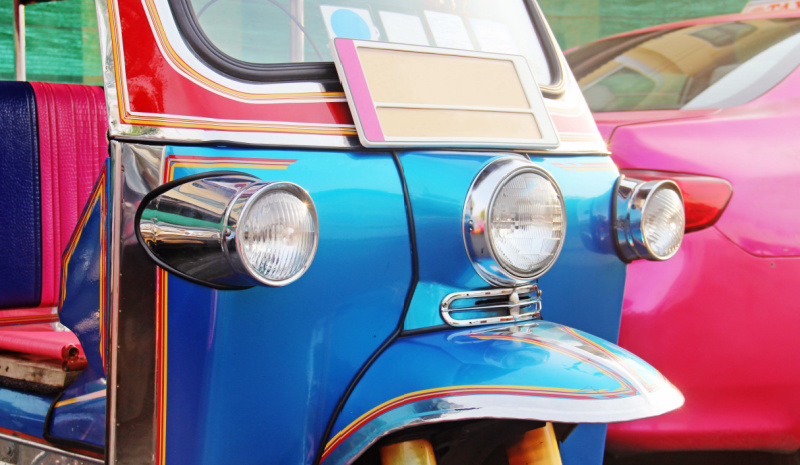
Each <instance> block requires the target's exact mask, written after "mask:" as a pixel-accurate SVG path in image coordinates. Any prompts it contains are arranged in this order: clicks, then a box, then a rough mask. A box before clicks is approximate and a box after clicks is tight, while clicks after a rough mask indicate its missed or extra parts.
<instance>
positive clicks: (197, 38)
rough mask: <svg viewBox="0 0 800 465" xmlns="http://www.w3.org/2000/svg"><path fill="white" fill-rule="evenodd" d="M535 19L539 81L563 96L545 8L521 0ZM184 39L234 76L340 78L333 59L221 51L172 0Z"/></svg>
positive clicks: (184, 1)
mask: <svg viewBox="0 0 800 465" xmlns="http://www.w3.org/2000/svg"><path fill="white" fill-rule="evenodd" d="M521 1H522V2H523V3H524V5H525V7H526V9H527V10H528V14H529V16H530V19H531V23H532V27H533V28H534V32H535V33H536V35H537V37H538V39H539V43H540V44H541V45H542V50H543V52H544V55H545V57H546V58H547V63H548V67H549V70H550V76H551V77H552V79H551V82H550V83H539V88H540V89H541V91H542V93H543V94H544V95H545V96H546V97H551V98H555V97H559V96H561V95H562V94H563V92H564V89H565V87H566V86H565V83H564V72H563V66H564V65H563V62H562V60H561V59H560V57H559V55H560V54H559V52H558V49H557V48H556V47H555V45H554V44H555V37H553V35H552V33H551V32H550V28H549V27H548V26H547V23H546V22H545V20H544V16H543V15H542V11H541V9H539V6H538V5H537V4H536V2H535V1H533V0H521ZM168 3H169V7H170V10H171V11H172V16H173V18H174V20H175V24H176V25H177V27H178V32H179V33H180V35H181V39H182V40H183V41H184V43H185V44H186V45H187V47H189V49H190V50H191V51H192V52H193V53H194V54H195V55H196V56H197V57H198V58H199V59H200V60H201V61H203V62H204V63H205V64H206V65H208V66H209V67H210V68H212V69H214V70H216V71H218V72H220V73H221V74H223V75H226V76H228V77H230V78H233V79H236V80H239V81H244V82H249V83H264V82H293V81H313V82H319V83H321V84H323V85H324V84H334V85H336V84H338V83H339V77H338V74H337V73H336V67H335V66H334V64H333V62H332V61H331V62H309V63H251V62H247V61H243V60H239V59H237V58H234V57H232V56H230V55H228V54H226V53H225V52H223V51H222V50H220V49H219V48H218V47H217V46H216V45H214V44H213V42H212V41H211V40H210V39H209V38H208V36H207V35H206V34H205V33H204V32H203V30H202V28H201V27H200V24H199V22H198V20H197V17H196V16H195V13H194V9H193V8H192V6H191V1H190V0H168Z"/></svg>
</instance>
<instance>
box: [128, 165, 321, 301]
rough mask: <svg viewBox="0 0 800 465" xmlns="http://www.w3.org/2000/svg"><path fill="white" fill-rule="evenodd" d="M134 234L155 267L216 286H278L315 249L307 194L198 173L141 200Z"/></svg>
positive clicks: (295, 274) (296, 273)
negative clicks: (156, 265) (135, 233)
mask: <svg viewBox="0 0 800 465" xmlns="http://www.w3.org/2000/svg"><path fill="white" fill-rule="evenodd" d="M136 232H137V238H138V239H139V242H140V243H141V244H142V245H143V246H145V250H146V251H147V253H148V255H150V257H151V258H152V259H153V260H154V261H155V262H156V263H157V264H158V265H159V266H161V267H162V268H164V269H166V270H167V271H170V272H172V273H174V274H177V275H178V276H181V277H183V278H185V279H188V280H190V281H194V282H198V283H200V284H204V285H207V286H211V287H215V288H218V289H237V288H238V289H241V288H246V287H251V286H254V285H256V284H264V285H267V286H284V285H286V284H289V283H291V282H293V281H295V280H297V279H298V278H299V277H300V276H302V275H303V273H305V271H306V270H307V269H308V267H309V266H310V265H311V262H312V261H313V259H314V255H315V253H316V250H317V242H318V235H319V233H318V223H317V211H316V209H315V207H314V202H313V201H312V200H311V197H310V196H309V195H308V193H307V192H306V191H305V190H304V189H303V188H301V187H300V186H298V185H296V184H292V183H289V182H264V181H259V180H258V179H256V178H254V177H252V176H249V175H246V174H242V173H230V172H226V173H224V174H223V173H206V174H202V175H199V176H190V177H187V178H183V179H180V180H177V181H174V182H171V183H167V184H164V185H162V186H160V187H158V188H156V189H154V190H153V191H152V192H150V193H149V194H147V195H146V196H145V198H144V199H142V203H141V206H140V207H139V210H138V211H137V214H136Z"/></svg>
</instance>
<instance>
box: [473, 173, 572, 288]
mask: <svg viewBox="0 0 800 465" xmlns="http://www.w3.org/2000/svg"><path fill="white" fill-rule="evenodd" d="M526 172H530V173H534V174H536V175H539V176H542V177H543V178H545V179H546V180H547V181H548V182H549V183H550V185H551V186H552V187H553V188H554V190H555V191H556V194H557V195H558V199H559V202H560V204H561V214H562V223H561V224H562V226H561V227H562V231H561V240H560V241H559V244H558V247H557V249H556V250H555V252H554V253H553V258H552V259H551V260H550V262H549V263H548V264H547V265H546V266H545V267H543V268H542V269H540V270H537V271H535V272H532V273H529V274H525V273H518V272H515V271H514V270H513V269H509V267H508V266H506V265H507V264H505V262H504V261H503V260H501V259H499V258H498V255H499V254H498V253H497V251H496V250H495V245H494V243H493V242H492V240H491V236H490V228H489V221H490V219H491V214H492V208H493V207H494V205H495V201H496V199H497V195H498V194H499V193H500V191H501V189H502V188H503V187H504V186H505V185H506V183H507V182H508V181H509V180H510V179H512V178H514V177H515V176H517V175H521V174H523V173H526ZM487 192H488V193H489V194H488V195H487ZM471 205H472V206H471ZM481 211H483V212H484V215H483V217H484V227H483V231H482V232H480V234H475V233H473V228H474V227H475V226H476V224H475V219H476V218H479V217H480V215H479V214H478V215H476V214H475V212H481ZM462 235H463V238H464V247H465V250H466V253H467V257H468V258H469V260H470V262H471V263H472V266H473V268H474V269H475V271H476V272H477V273H478V275H479V276H480V277H481V278H483V279H484V280H485V281H486V282H488V283H489V284H491V285H493V286H517V285H523V284H528V283H531V282H533V281H534V280H536V279H538V278H539V277H541V276H542V275H544V274H545V273H546V272H547V271H549V270H550V268H552V266H553V265H554V264H555V262H556V260H557V259H558V257H559V255H560V254H561V250H562V249H563V247H564V242H565V240H566V236H567V210H566V203H565V200H564V195H563V193H562V191H561V187H560V186H559V185H558V183H557V182H556V180H555V178H554V177H553V176H552V175H551V174H550V173H549V172H548V171H547V170H546V169H544V168H542V167H541V166H539V165H537V164H535V163H533V162H532V161H530V160H527V159H524V158H518V157H503V158H497V159H494V160H492V161H491V162H489V163H488V164H486V165H485V166H484V167H483V168H482V169H481V171H480V172H479V173H478V175H477V176H475V178H474V179H473V181H472V184H471V185H470V188H469V191H468V193H467V197H466V200H465V202H464V209H463V214H462ZM481 247H483V250H481Z"/></svg>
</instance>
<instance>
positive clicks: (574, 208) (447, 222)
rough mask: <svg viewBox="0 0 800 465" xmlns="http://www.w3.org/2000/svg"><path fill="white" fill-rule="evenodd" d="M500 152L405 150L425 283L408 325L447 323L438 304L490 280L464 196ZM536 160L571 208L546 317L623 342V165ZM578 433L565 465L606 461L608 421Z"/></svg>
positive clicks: (549, 281) (545, 283)
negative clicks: (615, 209) (616, 216)
mask: <svg viewBox="0 0 800 465" xmlns="http://www.w3.org/2000/svg"><path fill="white" fill-rule="evenodd" d="M495 156H496V155H494V154H484V155H480V154H470V155H463V154H462V155H453V154H443V153H441V152H439V153H435V154H431V153H407V154H404V155H403V156H402V158H401V160H402V163H403V169H404V171H405V176H406V182H407V184H408V189H409V194H410V196H411V204H412V207H413V210H414V221H415V226H416V232H417V241H418V248H419V251H420V254H419V263H420V282H419V284H418V285H417V288H416V291H415V293H414V297H413V300H412V305H411V307H410V309H409V313H408V315H407V317H406V320H405V328H406V329H417V328H424V327H429V326H437V325H441V324H443V323H444V322H443V321H442V319H441V316H440V315H439V313H438V311H436V309H438V305H439V303H441V301H442V299H443V298H444V296H446V295H447V294H449V293H451V292H457V291H462V290H464V289H475V288H480V287H487V286H488V284H487V283H486V282H484V281H483V280H482V279H481V278H480V277H479V276H478V275H477V273H476V272H475V271H474V269H473V268H472V265H471V263H470V262H469V260H468V258H467V256H466V253H465V251H464V250H465V249H464V244H463V238H462V233H461V228H462V215H463V208H464V199H465V198H466V195H467V192H468V190H469V187H470V185H471V184H472V180H473V179H474V177H475V175H476V173H477V171H478V170H479V169H480V168H481V167H482V166H484V165H485V164H487V163H489V162H490V161H491V160H493V159H494V158H495ZM532 161H533V162H535V163H536V164H538V165H539V166H541V167H542V168H544V169H546V170H547V171H548V172H549V173H550V174H551V175H552V176H553V177H554V178H555V180H556V181H557V182H558V184H559V186H560V187H561V191H562V193H563V194H564V199H565V206H566V211H567V237H566V239H565V241H564V247H563V249H562V251H561V255H560V256H559V259H558V260H557V261H556V264H555V265H554V266H553V268H551V269H550V270H549V271H548V272H547V273H545V275H544V276H542V277H541V278H540V279H539V284H540V287H541V289H542V291H543V302H542V304H543V308H542V315H543V318H544V319H546V320H550V321H555V322H558V323H563V324H566V325H569V326H572V327H575V328H579V329H582V330H584V331H588V332H590V333H592V334H596V335H599V336H601V337H603V338H604V339H606V340H608V341H611V342H616V341H617V338H618V333H619V322H620V317H621V311H622V292H623V289H624V285H625V270H626V267H625V265H624V264H623V263H622V262H621V261H620V260H619V258H618V256H617V253H616V251H615V250H614V246H613V243H612V242H611V234H612V228H611V217H610V214H611V200H612V194H613V193H614V184H615V182H616V180H617V177H618V172H617V169H616V167H614V165H613V163H612V162H611V160H610V158H609V157H600V156H580V157H563V156H562V157H545V158H543V157H533V158H532ZM584 429H585V430H586V431H585V432H584V431H583V430H584ZM577 433H578V434H577V435H576V438H581V440H579V441H576V440H575V439H573V440H572V441H571V442H570V443H569V444H565V447H564V462H565V464H566V465H572V464H575V465H577V464H579V463H580V464H582V465H586V464H590V463H596V464H599V463H601V461H602V451H603V444H604V441H605V427H604V426H596V425H591V426H585V427H584V426H580V427H579V429H578V431H577ZM573 450H575V451H577V452H572V451H573ZM587 451H594V453H593V454H591V455H592V458H591V460H589V461H585V459H587V458H588V456H587V454H589V452H587ZM573 456H577V457H580V460H575V459H573Z"/></svg>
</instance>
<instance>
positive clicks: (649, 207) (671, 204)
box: [642, 186, 685, 257]
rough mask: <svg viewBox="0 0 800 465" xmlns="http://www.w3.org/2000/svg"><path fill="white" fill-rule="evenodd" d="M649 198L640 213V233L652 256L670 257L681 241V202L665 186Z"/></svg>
mask: <svg viewBox="0 0 800 465" xmlns="http://www.w3.org/2000/svg"><path fill="white" fill-rule="evenodd" d="M651 197H652V198H651V199H649V200H648V201H647V203H646V205H645V207H644V211H643V212H642V232H643V233H644V238H645V241H647V244H648V245H649V246H650V250H652V251H653V254H655V255H656V256H658V257H671V256H672V255H674V254H675V252H677V251H678V247H680V245H681V241H682V240H683V229H684V224H685V218H684V211H683V200H682V199H681V196H680V194H678V192H676V191H675V190H673V189H670V188H669V187H666V186H665V187H662V188H660V189H657V190H656V191H655V192H653V193H652V194H651Z"/></svg>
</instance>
